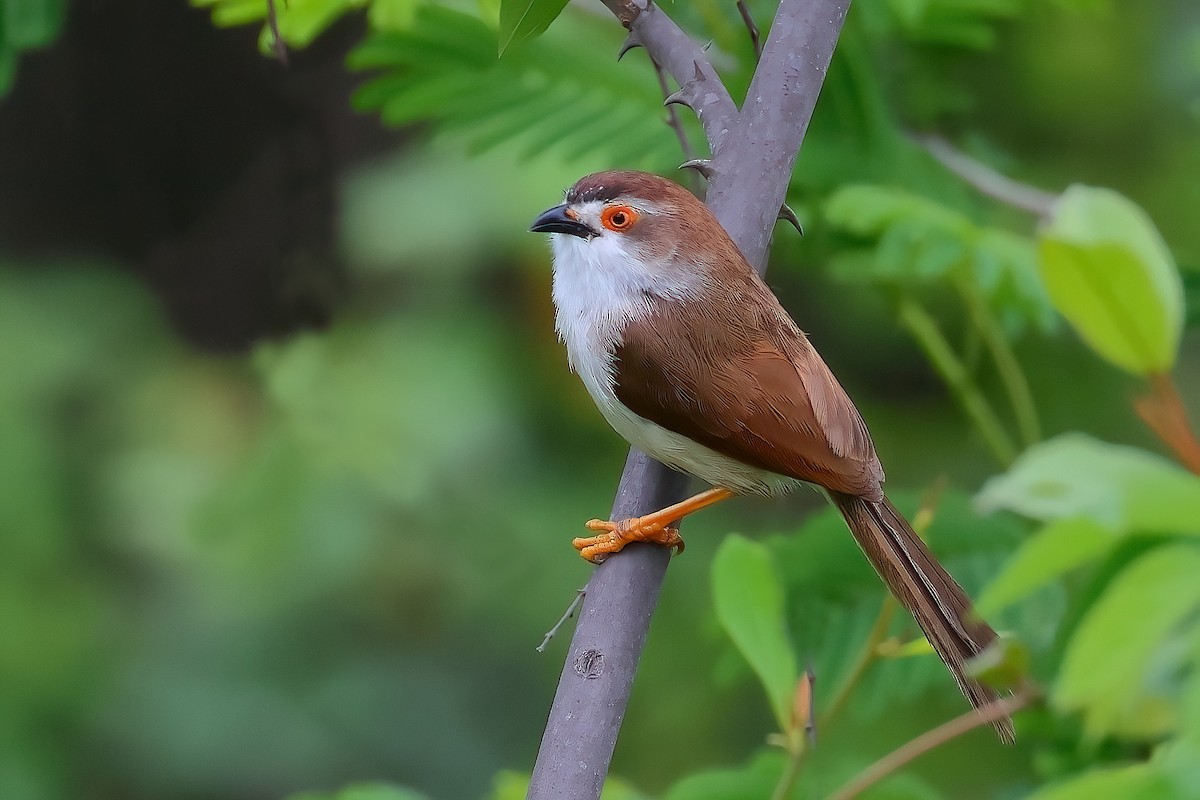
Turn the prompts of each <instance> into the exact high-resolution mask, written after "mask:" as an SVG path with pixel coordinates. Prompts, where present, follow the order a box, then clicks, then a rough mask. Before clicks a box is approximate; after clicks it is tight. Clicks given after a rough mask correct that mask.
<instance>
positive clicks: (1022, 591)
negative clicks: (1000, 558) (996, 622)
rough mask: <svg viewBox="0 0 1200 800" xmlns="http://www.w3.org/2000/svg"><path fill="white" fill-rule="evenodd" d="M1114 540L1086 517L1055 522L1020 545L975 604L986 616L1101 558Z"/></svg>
mask: <svg viewBox="0 0 1200 800" xmlns="http://www.w3.org/2000/svg"><path fill="white" fill-rule="evenodd" d="M1116 540H1117V539H1116V537H1114V536H1113V534H1112V532H1111V531H1109V530H1107V529H1105V528H1103V527H1101V526H1100V525H1099V524H1097V523H1096V522H1095V521H1093V520H1090V519H1087V518H1086V517H1075V518H1067V519H1061V520H1057V521H1055V522H1052V523H1050V524H1049V525H1047V526H1046V527H1044V528H1042V529H1041V530H1040V531H1038V532H1037V533H1036V534H1034V536H1033V537H1032V538H1030V539H1029V540H1027V541H1026V542H1025V543H1024V544H1022V545H1021V548H1020V549H1019V550H1017V552H1016V553H1015V554H1014V555H1013V557H1012V558H1011V559H1010V560H1009V562H1008V563H1007V564H1005V566H1004V570H1003V571H1002V572H1001V573H1000V574H999V575H997V576H996V578H995V580H993V581H992V582H991V583H990V584H988V587H987V589H986V590H985V591H984V592H983V594H982V595H980V597H979V602H978V603H977V604H976V607H977V610H978V612H979V614H980V616H983V617H989V616H992V615H993V614H995V613H996V612H998V611H1000V610H1001V609H1003V608H1007V607H1008V606H1010V605H1012V604H1013V603H1015V602H1017V601H1018V600H1021V599H1022V598H1024V597H1027V596H1028V595H1030V594H1032V593H1033V592H1035V591H1036V590H1038V589H1040V588H1041V587H1043V586H1045V585H1046V584H1048V583H1050V582H1051V581H1053V580H1054V579H1055V578H1058V577H1059V576H1061V575H1063V574H1064V573H1065V572H1067V571H1069V570H1071V569H1074V568H1075V567H1077V566H1080V565H1081V564H1086V563H1087V562H1089V561H1093V560H1095V559H1097V558H1099V557H1100V556H1101V555H1103V554H1104V553H1105V552H1106V551H1107V550H1108V549H1109V548H1110V547H1112V545H1113V543H1114V542H1116Z"/></svg>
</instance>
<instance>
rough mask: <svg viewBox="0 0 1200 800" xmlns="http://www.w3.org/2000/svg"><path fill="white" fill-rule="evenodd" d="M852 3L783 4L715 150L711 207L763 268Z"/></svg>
mask: <svg viewBox="0 0 1200 800" xmlns="http://www.w3.org/2000/svg"><path fill="white" fill-rule="evenodd" d="M849 6H850V0H811V1H810V2H800V1H799V0H783V2H781V3H780V4H779V10H778V12H776V14H775V21H774V22H773V23H772V24H771V31H770V33H769V34H767V43H766V45H765V46H764V47H763V52H762V57H761V58H760V59H759V61H758V68H757V69H755V70H754V77H753V78H752V79H751V81H750V89H749V91H748V92H747V93H746V102H745V103H744V104H743V106H742V112H741V114H739V115H738V119H737V124H736V125H735V127H734V129H733V131H732V134H731V136H730V142H733V143H735V144H734V145H732V146H730V147H728V148H725V149H720V148H717V149H715V150H714V151H713V163H712V170H713V177H712V179H711V180H710V181H709V188H708V195H707V202H708V207H709V208H711V209H712V211H713V213H714V214H716V215H717V219H719V220H720V221H721V224H722V225H723V226H724V227H725V230H726V231H728V232H729V235H730V236H731V237H733V240H734V241H735V242H737V245H738V247H739V248H741V251H742V254H743V255H744V256H746V260H747V261H749V262H750V263H751V264H752V265H753V266H755V267H757V268H758V270H759V272H763V271H764V270H765V269H766V263H765V261H766V256H767V246H768V245H769V244H770V241H771V232H772V231H773V230H774V229H775V220H776V218H777V217H778V216H779V211H780V209H781V208H782V207H783V204H784V203H783V201H784V197H785V196H786V194H787V187H788V183H789V179H790V178H791V176H792V167H794V166H795V164H796V156H797V154H798V153H799V151H800V143H801V142H802V141H803V140H804V133H805V131H806V130H808V122H809V120H810V119H812V113H813V108H814V107H815V106H816V104H817V95H818V94H819V93H820V91H821V84H822V83H823V82H824V80H825V71H826V70H827V69H829V62H830V60H831V59H832V58H833V48H834V45H835V44H836V43H837V38H838V34H839V33H840V32H841V30H842V23H843V22H844V21H845V19H846V10H847V8H848V7H849Z"/></svg>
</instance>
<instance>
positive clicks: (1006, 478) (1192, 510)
mask: <svg viewBox="0 0 1200 800" xmlns="http://www.w3.org/2000/svg"><path fill="white" fill-rule="evenodd" d="M977 502H978V503H979V505H980V507H981V508H983V509H984V510H988V511H991V510H996V509H1001V508H1003V509H1008V510H1010V511H1016V512H1018V513H1020V514H1024V515H1025V516H1029V517H1033V518H1035V519H1041V520H1052V519H1065V518H1070V517H1087V518H1088V519H1090V520H1092V521H1094V522H1096V523H1099V524H1100V525H1103V526H1104V527H1105V528H1107V529H1109V530H1111V531H1113V532H1116V533H1125V532H1130V531H1149V532H1156V533H1181V534H1196V533H1200V477H1197V476H1195V475H1192V474H1190V473H1188V472H1186V471H1185V470H1183V469H1181V468H1180V467H1178V466H1176V465H1174V464H1172V463H1171V462H1169V461H1167V460H1166V459H1164V458H1162V457H1160V456H1156V455H1154V454H1152V453H1147V452H1145V451H1144V450H1139V449H1137V448H1133V447H1125V446H1121V445H1112V444H1107V443H1105V442H1101V441H1098V440H1096V439H1093V438H1092V437H1090V436H1086V435H1083V434H1064V435H1062V436H1059V437H1057V438H1055V439H1052V440H1050V441H1047V442H1044V443H1042V444H1039V445H1037V446H1035V447H1031V448H1030V449H1029V450H1027V451H1026V452H1025V453H1024V454H1022V456H1021V457H1020V459H1018V460H1017V462H1016V463H1015V464H1014V465H1013V467H1012V469H1010V470H1009V471H1008V472H1007V473H1005V474H1003V475H999V476H997V477H995V478H992V479H990V480H989V481H988V482H987V483H986V484H984V487H983V489H982V490H981V491H980V493H979V497H978V500H977Z"/></svg>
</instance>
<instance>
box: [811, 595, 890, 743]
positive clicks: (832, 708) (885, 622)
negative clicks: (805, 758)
mask: <svg viewBox="0 0 1200 800" xmlns="http://www.w3.org/2000/svg"><path fill="white" fill-rule="evenodd" d="M898 608H899V604H897V603H896V601H895V599H893V598H892V596H891V595H890V594H885V595H884V597H883V602H882V603H881V604H880V606H879V613H878V614H876V615H875V622H874V623H872V625H871V630H870V632H869V633H868V634H867V640H866V641H865V642H863V646H862V649H861V650H859V651H858V656H857V657H855V659H854V666H852V667H851V668H850V674H849V675H847V676H846V679H845V680H844V681H842V684H841V685H840V686H838V690H837V694H836V695H834V698H833V700H831V701H830V703H829V708H828V709H827V710H826V711H825V715H824V716H823V717H822V718H821V727H822V728H827V727H829V724H830V723H831V722H832V721H833V719H834V718H835V717H836V716H837V715H838V713H839V712H840V711H841V710H842V708H843V707H844V706H845V705H846V701H847V700H849V699H850V694H851V692H852V691H853V690H854V687H855V686H857V685H858V682H859V681H860V680H862V677H863V675H866V674H867V668H868V667H870V666H871V665H872V664H874V663H875V661H876V659H878V658H879V645H880V644H882V643H883V640H884V639H885V638H887V632H888V630H889V629H890V628H891V626H892V620H893V619H894V618H895V616H896V610H897V609H898Z"/></svg>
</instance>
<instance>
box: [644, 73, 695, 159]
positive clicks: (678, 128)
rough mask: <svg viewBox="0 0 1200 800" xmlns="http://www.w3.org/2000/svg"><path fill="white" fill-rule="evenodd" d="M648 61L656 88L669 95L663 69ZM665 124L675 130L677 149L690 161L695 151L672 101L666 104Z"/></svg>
mask: <svg viewBox="0 0 1200 800" xmlns="http://www.w3.org/2000/svg"><path fill="white" fill-rule="evenodd" d="M650 63H651V64H653V65H654V74H655V75H657V76H658V88H659V89H661V90H662V95H663V98H664V99H665V98H667V97H669V96H670V95H671V87H670V86H669V85H668V84H667V74H666V72H664V71H663V68H662V65H661V64H659V63H658V62H657V61H655V60H654V59H653V58H651V59H650ZM667 125H669V126H670V127H671V130H673V131H675V137H676V138H677V139H679V149H680V150H682V151H683V157H684V159H685V160H687V161H692V160H693V159H695V158H696V151H695V150H694V149H693V148H692V143H691V142H689V141H688V137H687V131H685V130H684V129H683V120H682V119H680V117H679V112H678V111H677V110H676V108H675V105H674V104H673V103H672V104H671V105H669V106H667Z"/></svg>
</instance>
